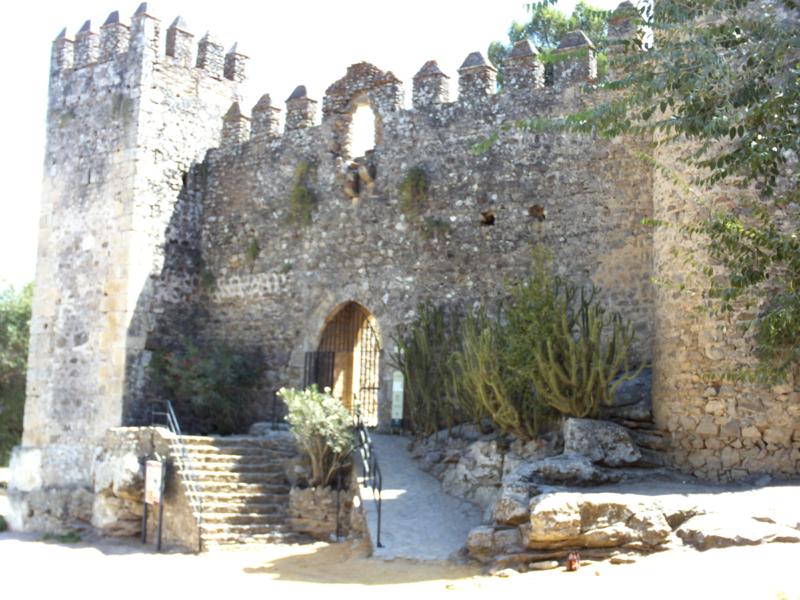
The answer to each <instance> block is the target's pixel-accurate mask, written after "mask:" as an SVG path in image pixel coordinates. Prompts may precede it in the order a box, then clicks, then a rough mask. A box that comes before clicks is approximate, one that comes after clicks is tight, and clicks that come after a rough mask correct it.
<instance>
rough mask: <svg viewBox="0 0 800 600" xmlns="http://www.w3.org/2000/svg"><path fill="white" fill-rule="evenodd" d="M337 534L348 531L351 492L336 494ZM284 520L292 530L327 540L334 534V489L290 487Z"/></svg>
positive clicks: (351, 506) (343, 533)
mask: <svg viewBox="0 0 800 600" xmlns="http://www.w3.org/2000/svg"><path fill="white" fill-rule="evenodd" d="M339 500H340V504H339V527H340V530H339V533H340V534H341V535H344V536H346V535H348V534H349V532H350V516H351V513H352V511H353V492H352V491H351V492H347V491H344V490H343V491H342V492H341V494H340V496H339ZM287 522H288V524H289V526H290V527H291V528H292V530H294V531H296V532H298V533H303V534H306V535H309V536H311V537H313V538H316V539H319V540H325V541H329V540H330V539H331V536H335V535H336V490H334V489H332V488H305V489H301V488H292V489H291V491H290V492H289V513H288V519H287Z"/></svg>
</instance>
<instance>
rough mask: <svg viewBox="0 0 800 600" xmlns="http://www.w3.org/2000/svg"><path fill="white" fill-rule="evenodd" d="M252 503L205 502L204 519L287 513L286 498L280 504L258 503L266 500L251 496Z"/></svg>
mask: <svg viewBox="0 0 800 600" xmlns="http://www.w3.org/2000/svg"><path fill="white" fill-rule="evenodd" d="M251 499H252V500H253V501H252V502H238V503H237V502H205V503H203V504H202V516H203V519H206V518H211V517H212V515H223V516H224V515H230V514H260V515H266V514H282V513H285V512H286V508H287V503H286V497H285V496H281V501H279V502H274V501H273V502H269V501H264V502H257V500H264V497H263V496H251Z"/></svg>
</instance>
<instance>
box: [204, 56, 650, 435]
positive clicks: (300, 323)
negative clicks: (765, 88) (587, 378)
mask: <svg viewBox="0 0 800 600" xmlns="http://www.w3.org/2000/svg"><path fill="white" fill-rule="evenodd" d="M523 50H524V49H523ZM528 52H529V53H530V54H529V55H528V56H527V57H526V55H525V53H524V52H523V51H520V52H519V54H521V55H522V58H527V59H528V62H526V63H524V64H522V65H518V70H519V71H523V72H527V73H528V74H530V75H531V76H530V77H527V78H526V77H522V75H521V74H520V73H518V75H519V77H518V78H517V79H516V80H515V81H519V82H520V84H519V85H524V86H526V87H522V88H516V87H514V85H513V84H509V88H508V89H507V90H506V91H505V92H504V93H502V94H494V93H493V89H494V88H493V86H486V85H482V84H481V85H478V83H476V82H479V81H483V79H481V78H487V77H488V78H491V77H493V70H492V69H491V68H490V67H487V66H486V65H485V64H484V62H483V59H482V57H481V56H480V55H479V54H478V53H474V54H472V55H470V56H469V57H468V59H467V61H465V65H466V66H465V67H463V68H462V69H461V70H460V72H459V73H460V78H459V89H460V93H459V97H458V99H457V100H456V101H454V102H444V101H442V98H441V97H438V96H436V94H435V93H433V92H431V93H427V94H423V93H422V92H423V91H426V90H428V88H424V86H425V85H429V83H430V82H429V80H430V79H431V78H437V77H438V78H442V77H445V75H443V74H441V72H439V71H438V68H434V67H432V66H431V64H430V63H429V64H426V65H425V67H423V70H422V71H420V73H419V74H418V75H417V77H416V78H415V80H414V90H415V91H414V99H415V104H414V108H413V109H410V110H408V109H404V108H403V102H402V88H401V85H400V82H398V81H397V79H396V78H395V77H394V76H393V75H392V74H391V73H390V72H383V71H381V70H379V69H377V68H376V67H374V66H372V65H369V64H367V63H360V64H357V65H353V66H351V67H350V68H349V69H348V71H347V73H346V75H345V76H344V77H343V78H342V79H340V80H339V81H337V82H335V83H334V84H333V85H331V86H330V87H329V88H328V90H327V95H326V96H325V98H324V99H323V101H322V107H323V110H322V113H323V114H322V121H321V124H319V125H313V124H312V123H313V121H311V119H310V117H309V116H308V114H309V113H308V111H310V110H312V109H313V107H314V103H311V101H309V100H308V98H307V97H306V96H305V90H304V89H299V90H298V91H296V93H295V94H293V97H292V98H291V99H290V100H289V101H288V103H287V111H288V113H289V114H287V128H286V130H285V131H284V132H283V134H282V135H278V133H277V131H276V130H275V129H274V128H273V129H272V130H271V132H270V133H269V134H265V133H264V131H263V129H262V127H263V119H264V117H263V114H264V110H265V106H267V105H268V104H269V106H270V107H272V104H271V100H270V101H268V99H266V97H265V99H262V101H261V102H259V104H258V105H257V106H256V107H254V109H253V119H252V129H253V135H252V136H251V137H250V138H249V139H246V140H244V141H243V139H242V138H243V137H246V136H244V134H243V133H242V132H243V131H245V133H246V130H244V129H243V126H244V125H246V123H247V121H246V117H244V116H242V115H241V111H240V110H239V109H238V107H235V108H234V109H232V111H231V112H229V114H228V116H226V120H225V123H226V127H228V128H229V131H234V132H237V133H236V134H235V135H234V134H231V137H224V139H223V144H222V146H221V147H220V148H219V149H215V150H213V151H211V152H210V153H209V155H208V159H207V162H206V163H205V166H204V170H205V174H206V177H205V178H204V180H203V181H202V182H200V181H198V190H197V193H198V194H199V195H202V198H203V235H202V246H203V261H204V264H205V266H206V268H207V269H208V271H209V272H210V274H211V275H212V276H213V280H214V281H215V286H214V287H213V289H211V290H210V291H208V292H207V307H208V313H209V317H208V321H207V322H205V323H204V326H205V329H204V332H205V335H206V336H207V337H209V338H224V339H226V340H228V341H229V342H235V343H237V344H243V345H246V346H258V347H261V348H263V349H264V350H265V355H266V356H267V363H268V373H267V379H268V381H269V382H271V384H272V385H273V386H274V387H278V386H280V385H287V384H289V385H299V384H300V383H301V378H302V367H303V354H304V352H306V351H310V350H316V348H317V344H318V342H319V336H320V335H321V332H322V328H323V325H324V324H325V321H326V318H328V317H329V315H331V313H332V312H333V311H334V309H335V308H336V307H337V306H339V305H341V304H342V303H344V302H347V301H356V302H358V303H360V304H362V305H363V306H364V307H366V308H367V310H369V311H370V312H371V313H372V314H373V315H374V317H375V319H376V322H377V326H378V329H379V335H380V337H381V339H382V344H383V360H382V366H383V374H382V378H383V394H382V397H381V415H382V419H381V421H382V423H384V424H385V423H386V421H387V419H388V411H389V409H390V405H389V400H388V396H389V394H388V385H389V382H388V379H389V378H390V376H391V373H390V369H389V367H388V365H387V363H388V359H389V358H390V355H391V354H392V353H393V351H394V344H393V342H392V339H391V336H392V335H394V333H395V331H396V328H397V327H398V326H401V325H403V324H406V323H408V322H410V321H411V320H412V319H413V318H414V316H415V309H416V307H417V305H418V303H419V302H420V301H422V300H433V301H435V302H452V303H461V304H463V305H466V306H468V307H471V306H474V305H477V304H479V303H481V304H492V303H495V302H497V301H498V300H499V299H501V298H502V296H503V294H504V291H503V284H504V282H505V281H507V280H509V279H515V278H519V277H521V276H523V275H524V274H525V272H526V270H527V269H528V266H529V264H530V257H531V248H532V246H533V245H534V244H538V243H541V244H544V245H545V246H546V247H547V248H548V249H549V250H550V251H551V252H552V255H553V260H554V264H555V267H556V269H557V271H558V273H559V274H561V275H564V276H566V277H569V278H571V279H573V280H576V281H578V282H580V283H583V284H587V283H589V282H592V283H594V284H596V285H598V286H600V287H602V289H603V299H604V300H605V301H606V302H607V303H608V304H609V305H610V307H611V308H613V309H615V310H619V311H621V312H623V313H624V314H625V315H626V316H627V317H628V318H630V319H632V321H633V322H634V324H635V326H636V330H637V347H636V349H635V352H636V355H637V356H638V358H639V360H649V359H650V340H651V339H652V335H653V332H652V323H653V312H652V311H653V305H652V290H651V285H650V280H649V276H650V270H651V261H652V231H651V230H650V229H649V228H647V227H646V226H644V225H642V219H643V218H646V217H650V216H651V198H652V174H651V173H650V172H649V171H648V170H647V169H644V168H642V165H641V163H640V161H639V159H638V158H637V156H636V150H637V145H636V144H633V143H632V142H630V141H628V140H612V141H604V140H599V139H587V138H585V137H582V136H578V135H568V134H561V133H553V132H548V133H529V132H521V131H516V130H514V131H508V132H504V133H502V134H501V136H500V140H499V141H498V143H496V144H494V145H492V146H491V147H490V148H489V149H488V150H486V151H485V152H482V153H478V152H475V151H474V147H475V145H476V144H479V143H481V142H483V141H485V140H486V139H488V138H489V137H490V136H491V135H492V134H493V133H495V132H496V131H497V130H498V127H499V126H501V125H502V124H505V123H511V122H513V121H514V120H516V119H521V118H526V117H536V116H557V115H560V114H563V113H565V112H567V111H572V110H576V109H578V108H579V107H580V106H581V105H582V102H584V101H585V97H584V96H583V95H581V94H580V90H579V87H578V86H579V83H578V82H576V81H573V80H570V79H563V80H559V81H557V82H556V85H555V86H553V87H542V82H541V81H540V80H538V79H537V78H536V77H534V75H535V74H536V73H537V72H538V70H539V69H541V68H542V65H541V64H540V63H538V60H537V59H536V56H535V55H533V54H532V51H531V50H530V47H528ZM584 59H585V55H583V56H582V57H581V58H579V59H576V60H584ZM567 62H569V59H567ZM526 69H527V71H525V70H526ZM571 72H572V71H568V70H567V71H565V73H571ZM523 74H524V73H523ZM565 77H566V75H565ZM426 82H428V83H426ZM535 85H538V86H539V87H534V86H535ZM429 87H430V85H429ZM432 89H433V90H434V92H435V91H436V90H438V89H439V88H438V87H437V86H433V88H432ZM428 91H429V92H430V90H428ZM301 104H302V106H300V105H301ZM362 104H367V105H368V106H369V107H370V108H371V109H372V110H373V113H374V115H375V119H376V133H377V134H376V145H375V148H374V151H373V153H372V155H371V156H369V157H368V158H367V160H368V162H369V168H366V169H362V170H361V175H353V171H352V169H351V167H350V162H351V159H352V158H353V157H351V156H349V149H348V148H349V147H348V144H349V137H348V136H349V133H348V127H349V125H350V119H351V118H352V114H353V112H354V111H355V109H356V107H358V106H359V105H362ZM301 109H302V111H305V112H303V114H304V115H306V116H305V117H304V118H305V120H302V119H300V118H299V117H297V115H296V114H295V113H296V112H297V111H300V110H301ZM271 110H273V112H272V113H270V114H274V109H272V108H271ZM235 122H238V123H239V124H240V125H242V126H240V127H234V125H233V123H235ZM300 124H302V126H301V125H300ZM306 164H307V165H310V166H311V176H310V177H309V179H308V185H309V187H310V189H311V191H312V192H313V193H314V195H315V197H316V199H317V203H316V206H315V208H314V211H313V215H312V218H311V222H310V224H308V225H297V224H292V223H290V201H289V198H290V195H291V193H292V189H293V185H294V179H295V175H296V173H297V170H298V168H301V165H306ZM412 168H419V169H421V170H422V171H423V172H424V173H425V174H426V179H427V183H428V186H429V198H428V199H427V201H426V202H425V203H424V204H423V205H422V206H420V207H419V214H418V215H410V214H409V213H408V211H404V210H403V207H402V201H401V199H400V192H399V190H400V188H401V186H402V184H403V181H404V179H405V177H406V176H407V174H408V173H409V170H410V169H412ZM364 170H367V171H369V172H368V173H367V174H364V173H363V171H364ZM355 177H357V178H358V184H357V185H354V183H353V178H355ZM354 188H357V189H354ZM489 223H491V224H489ZM255 247H257V248H258V250H259V251H258V253H257V254H256V255H255V256H254V255H251V254H249V253H248V250H249V249H250V248H255Z"/></svg>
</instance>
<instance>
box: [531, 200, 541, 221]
mask: <svg viewBox="0 0 800 600" xmlns="http://www.w3.org/2000/svg"><path fill="white" fill-rule="evenodd" d="M528 215H529V216H530V217H531V218H533V219H536V220H537V221H544V219H545V214H544V206H542V205H541V204H534V205H533V206H530V207H528Z"/></svg>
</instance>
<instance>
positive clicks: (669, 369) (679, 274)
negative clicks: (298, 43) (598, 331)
mask: <svg viewBox="0 0 800 600" xmlns="http://www.w3.org/2000/svg"><path fill="white" fill-rule="evenodd" d="M618 14H619V13H618ZM633 29H634V28H632V26H631V24H630V23H629V22H628V21H626V20H625V19H624V18H622V17H619V16H617V18H612V20H611V21H610V22H609V33H610V38H611V39H612V41H613V40H617V41H619V40H621V39H624V38H625V37H626V36H630V35H632V33H633ZM195 48H196V53H195ZM558 52H559V53H562V54H563V59H562V60H559V61H556V62H555V64H554V73H553V78H552V81H549V80H548V82H547V84H545V77H544V66H543V64H542V62H541V61H540V59H539V57H538V55H537V52H536V50H535V49H534V48H532V47H531V46H530V45H529V44H528V43H527V42H522V43H519V44H517V45H516V46H515V48H514V50H513V52H512V53H511V55H510V56H509V58H508V60H507V63H506V64H505V65H504V70H505V86H504V89H503V91H502V92H501V93H497V92H496V91H495V87H496V86H495V70H494V69H493V68H492V67H491V66H489V65H488V64H487V63H486V61H485V60H484V59H483V57H482V56H481V55H480V54H479V53H472V54H469V55H468V56H467V58H466V60H465V61H464V63H463V65H462V67H461V68H460V69H459V71H458V74H457V77H458V96H457V98H455V99H450V98H448V89H449V76H448V75H447V74H445V73H443V72H441V71H440V70H439V68H438V66H437V64H436V62H435V61H430V62H428V63H426V64H425V65H424V66H422V68H421V70H420V71H419V72H418V73H417V75H416V76H415V77H414V80H413V88H412V98H413V103H412V104H413V106H412V108H410V109H409V108H405V104H404V97H403V94H404V87H403V84H402V82H400V81H399V80H398V79H397V78H396V77H395V76H394V75H393V74H392V73H391V72H385V71H382V70H380V69H378V68H377V67H375V66H373V65H371V64H368V63H359V64H356V65H352V66H351V67H349V68H348V69H347V72H346V73H345V75H344V76H343V77H342V78H341V79H339V80H337V81H335V82H334V83H333V84H332V85H331V86H330V87H329V88H328V89H327V91H326V94H325V96H324V98H323V99H322V103H321V113H322V114H321V122H320V121H319V119H318V112H319V109H320V106H319V104H318V102H317V101H316V100H314V99H312V98H310V97H308V96H307V94H306V90H305V88H304V87H302V86H300V87H298V88H297V89H296V90H295V92H294V93H293V94H292V95H291V96H290V97H289V99H288V100H287V101H286V105H285V119H284V120H283V121H284V122H285V125H284V126H283V130H282V131H281V129H280V127H279V122H280V120H279V114H280V112H281V108H279V106H278V103H276V102H274V101H273V100H272V99H271V98H270V96H268V95H265V96H263V97H262V98H261V99H260V100H259V101H258V103H257V104H256V105H255V106H254V107H253V108H252V111H251V113H250V116H247V115H246V114H245V113H244V112H243V111H242V109H241V106H240V100H241V98H240V96H239V95H238V92H237V89H238V86H239V84H240V83H241V82H242V81H243V80H244V78H245V73H246V66H247V57H246V56H244V55H242V54H241V53H239V52H238V51H237V49H236V47H235V46H234V47H233V48H232V49H231V50H230V51H229V52H227V53H226V52H225V51H224V48H223V46H222V45H220V44H219V43H218V42H217V41H216V40H215V39H214V38H213V37H212V36H210V35H208V34H207V35H205V36H204V37H202V38H201V39H200V40H199V42H196V41H195V37H194V35H193V34H192V33H191V32H189V31H187V28H186V25H185V23H184V22H183V21H182V20H181V19H176V20H175V21H174V22H173V23H172V24H171V25H170V26H169V27H167V28H166V30H164V28H163V26H162V23H161V21H160V20H159V19H157V18H155V17H154V16H152V15H151V14H149V12H148V9H147V5H146V4H142V5H141V6H140V7H139V9H138V10H137V11H136V13H135V14H134V15H133V17H132V18H131V21H130V25H126V24H123V23H122V22H121V21H120V19H119V16H118V14H117V13H112V14H111V15H110V16H109V18H108V19H107V20H106V22H105V23H104V24H103V25H102V27H101V28H100V33H99V34H97V33H95V32H94V31H92V28H91V26H90V24H89V22H87V23H86V24H85V25H84V27H83V28H81V30H80V31H79V32H78V33H77V34H76V35H75V38H74V40H73V39H69V38H68V37H67V36H66V34H65V33H62V34H61V35H60V36H59V37H58V38H57V39H56V40H55V41H54V42H53V48H52V63H51V71H50V98H49V106H48V117H47V123H48V135H47V150H46V159H45V165H44V183H43V194H42V216H41V221H40V224H41V225H40V235H39V256H38V268H37V275H36V284H35V299H34V308H33V320H32V324H31V345H30V360H29V373H28V396H27V403H26V409H25V431H24V438H23V443H22V445H21V446H20V447H19V448H17V450H16V451H15V454H14V458H13V460H12V481H11V484H10V490H9V496H10V501H11V510H12V525H14V526H17V527H23V528H44V527H47V526H49V525H48V524H49V523H52V522H53V521H54V520H55V521H58V522H63V521H65V520H68V519H83V520H88V519H89V518H90V516H91V515H90V514H87V513H90V512H91V493H90V490H91V487H92V477H93V474H92V465H93V460H94V455H95V452H96V447H97V445H98V443H99V440H101V439H102V437H103V436H104V434H105V433H106V432H107V430H109V428H112V427H117V426H120V425H128V424H138V423H141V422H142V419H143V418H144V417H143V407H144V406H145V404H146V402H147V401H148V399H149V398H148V363H149V361H150V359H151V357H152V355H153V351H154V350H155V349H158V348H162V347H164V346H165V345H168V344H169V342H170V340H175V339H177V338H178V337H179V336H182V335H188V336H192V337H195V338H198V339H201V340H225V341H226V342H228V343H231V344H234V345H237V346H239V347H246V348H257V349H259V350H260V351H261V352H262V353H263V356H264V357H265V361H266V368H267V371H266V376H265V384H264V385H265V389H264V397H265V407H264V413H265V414H266V413H268V411H269V407H268V406H266V404H269V403H271V394H270V392H271V391H273V390H274V389H277V388H278V387H280V386H282V385H295V386H299V385H302V384H303V382H304V379H305V380H308V379H309V377H310V376H312V375H315V374H316V376H317V379H318V378H319V375H320V372H322V371H326V370H327V371H328V372H329V375H330V373H334V374H335V375H336V376H335V377H334V379H336V381H335V382H334V383H335V384H336V385H337V386H339V388H338V391H339V392H340V393H342V394H343V395H345V396H347V397H348V398H349V400H348V401H353V399H354V398H357V397H358V398H360V399H361V401H362V402H363V401H364V398H367V400H368V401H369V402H371V403H372V410H373V416H374V422H375V423H377V424H378V425H385V424H387V423H388V422H389V420H390V419H391V418H392V402H393V397H392V379H393V369H392V367H391V365H390V362H389V358H390V356H391V354H392V353H393V352H394V350H395V348H394V342H393V340H392V334H393V332H394V331H395V329H396V327H397V326H400V325H403V324H404V323H408V322H410V321H411V320H412V319H413V318H414V315H415V309H416V307H417V306H418V304H419V302H420V301H422V300H434V301H458V302H461V303H465V304H467V305H471V304H476V303H483V302H487V301H491V299H492V298H496V297H497V295H498V293H499V290H500V289H501V288H502V284H503V282H504V281H505V280H507V279H509V278H513V277H516V276H519V275H521V274H523V273H525V272H526V271H527V269H528V265H529V264H530V252H531V246H532V245H534V244H536V243H542V244H544V245H545V246H546V247H547V248H549V249H550V251H551V252H552V255H553V257H554V263H555V267H556V268H557V270H558V272H559V273H560V274H563V275H566V276H568V277H570V278H571V279H573V280H575V281H578V282H581V283H589V282H591V283H594V284H596V285H598V286H599V287H600V288H602V293H603V297H604V300H605V301H606V302H607V304H608V305H609V306H610V307H611V308H612V309H614V310H618V311H620V312H622V313H623V314H624V315H625V316H626V317H627V318H629V319H631V320H632V321H633V323H634V324H635V327H636V332H637V346H636V348H635V353H636V356H637V358H638V360H640V361H647V362H649V363H652V365H653V373H654V384H653V405H654V412H655V416H656V420H657V424H658V425H659V427H660V428H662V429H663V430H665V431H667V432H669V434H670V449H669V451H668V458H669V460H670V462H671V463H672V464H673V465H674V466H676V467H677V468H679V469H681V470H684V471H686V472H687V473H692V474H694V475H696V476H698V477H700V478H703V479H706V480H723V481H730V480H737V479H741V478H743V477H746V476H748V475H750V474H754V473H769V474H772V475H775V476H792V475H796V474H797V473H799V472H800V402H799V401H798V400H800V391H798V388H797V386H796V385H794V386H793V385H791V384H785V385H781V386H777V387H773V388H764V387H758V386H755V385H749V384H728V383H724V382H722V381H717V380H715V379H714V378H713V376H712V377H709V373H711V374H713V373H715V372H721V371H723V370H730V369H736V368H737V367H739V366H746V365H749V364H752V362H753V356H752V351H751V344H750V341H749V339H748V338H746V337H743V336H742V335H741V334H740V332H739V330H738V329H737V328H736V326H735V323H732V322H723V321H720V320H717V319H712V318H710V317H705V316H697V314H696V313H695V312H693V311H692V310H691V307H692V306H693V304H694V303H695V302H696V300H695V298H696V295H693V294H692V293H691V292H692V287H691V284H689V286H688V287H689V291H687V292H684V293H677V292H675V291H674V290H673V289H671V288H669V287H668V286H662V285H657V284H655V283H654V281H656V280H663V281H670V280H675V279H677V278H683V277H684V271H685V266H684V263H683V259H682V257H681V256H679V255H677V254H676V252H675V250H676V249H678V248H681V247H684V246H685V244H686V240H685V239H683V238H681V237H680V236H679V235H678V233H677V232H676V231H675V230H671V229H670V230H661V229H653V228H651V227H649V226H646V225H644V224H643V223H642V222H643V219H647V218H656V219H665V220H668V219H672V220H678V221H680V220H681V219H688V218H691V216H692V214H694V211H695V210H696V207H694V206H693V205H692V204H691V201H690V200H688V199H686V198H685V197H683V196H682V195H681V194H680V193H679V191H678V189H677V188H675V187H674V185H673V183H672V182H671V181H669V180H668V179H666V178H664V177H663V176H661V175H660V174H659V172H658V171H657V170H656V169H654V168H653V167H652V166H650V165H648V164H645V163H644V162H643V161H642V160H641V159H640V151H641V150H643V149H645V147H646V144H645V141H642V140H631V139H622V138H620V139H612V140H605V139H597V138H593V137H590V136H580V135H574V134H567V133H561V132H541V133H539V132H530V131H523V130H518V129H514V128H509V129H503V125H505V124H511V123H514V122H515V121H517V120H520V119H528V118H531V117H552V116H558V115H562V114H567V113H569V112H573V111H575V110H577V109H579V108H581V107H582V106H585V104H586V103H587V102H589V101H591V97H590V96H589V95H587V94H586V93H584V91H583V89H582V88H583V87H584V86H585V85H586V83H587V82H591V81H592V80H593V79H594V78H595V71H596V61H595V50H594V47H593V45H592V43H591V41H590V40H588V39H587V38H586V36H584V35H583V34H582V33H580V32H575V33H571V34H569V35H567V36H566V37H565V38H564V39H563V40H562V41H561V44H560V46H559V50H558ZM363 106H366V107H368V109H370V110H371V111H372V113H373V114H374V119H375V132H376V133H375V147H374V149H373V150H372V151H371V152H369V153H367V155H366V156H365V157H354V156H351V133H350V132H351V125H352V118H353V114H354V112H355V111H356V109H358V108H359V107H363ZM497 132H499V140H498V143H495V144H493V145H491V146H490V147H489V148H488V149H487V150H486V151H484V152H475V151H474V147H475V146H476V144H479V143H481V142H484V141H485V140H487V139H488V138H490V137H491V136H492V135H493V134H496V133H497ZM667 151H672V152H674V151H675V150H674V149H672V150H669V149H668V150H664V149H661V150H659V152H662V153H663V154H662V155H660V156H659V158H660V159H662V160H665V161H667V162H668V161H670V160H671V159H672V157H670V156H668V155H667V154H666V152H667ZM414 174H417V176H421V175H419V174H424V177H425V180H426V185H427V195H426V200H425V202H424V203H423V204H421V205H419V206H416V207H409V206H408V203H407V202H405V201H404V200H403V198H402V197H401V196H402V194H401V189H402V188H403V186H404V183H405V182H407V181H408V179H409V177H412V176H413V175H414ZM298 190H299V191H302V192H304V195H303V194H301V195H302V196H303V198H306V202H305V203H303V202H301V201H299V200H297V198H296V196H297V193H296V192H298ZM721 193H722V192H721ZM308 198H311V199H312V200H311V201H309V200H308ZM697 247H698V248H700V246H699V245H698V246H697ZM698 251H699V250H698ZM699 289H700V288H699V287H695V288H694V291H699ZM343 357H344V358H343ZM326 361H327V362H326ZM310 373H311V375H310ZM266 399H268V400H266ZM395 401H396V400H395ZM395 408H396V407H395Z"/></svg>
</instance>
